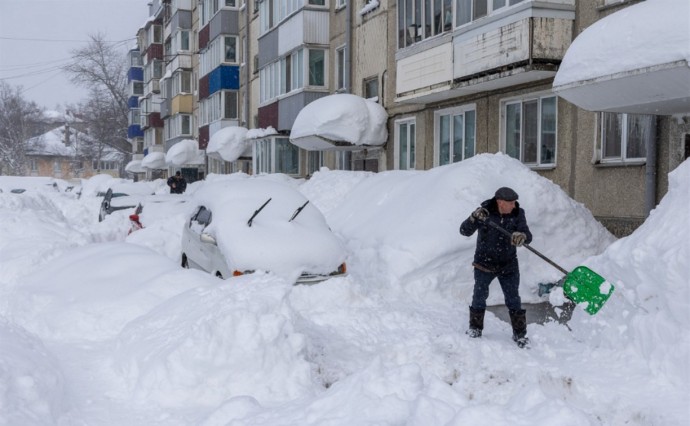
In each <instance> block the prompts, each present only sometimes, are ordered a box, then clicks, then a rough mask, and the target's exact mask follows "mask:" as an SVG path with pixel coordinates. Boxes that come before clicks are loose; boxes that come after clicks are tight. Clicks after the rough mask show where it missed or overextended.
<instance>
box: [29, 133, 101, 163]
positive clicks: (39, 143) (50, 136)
mask: <svg viewBox="0 0 690 426" xmlns="http://www.w3.org/2000/svg"><path fill="white" fill-rule="evenodd" d="M67 128H68V127H67V126H60V127H57V128H55V129H53V130H50V131H48V132H46V133H44V134H42V135H40V136H36V137H33V138H31V139H29V140H28V141H26V153H27V154H28V155H50V156H58V157H74V156H76V155H78V152H77V150H78V149H79V143H80V142H86V141H88V142H92V140H91V138H90V137H89V136H88V135H87V134H86V133H84V132H79V131H77V130H76V129H74V128H72V127H69V133H70V141H71V143H70V145H69V146H68V145H65V142H64V140H63V139H64V136H65V131H66V129H67Z"/></svg>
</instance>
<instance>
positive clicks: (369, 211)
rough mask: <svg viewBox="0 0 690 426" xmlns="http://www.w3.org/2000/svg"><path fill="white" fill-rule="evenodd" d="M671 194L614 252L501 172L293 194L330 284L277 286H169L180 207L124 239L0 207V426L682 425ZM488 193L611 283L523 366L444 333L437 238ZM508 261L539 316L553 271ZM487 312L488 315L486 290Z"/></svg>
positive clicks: (347, 184) (682, 245)
mask: <svg viewBox="0 0 690 426" xmlns="http://www.w3.org/2000/svg"><path fill="white" fill-rule="evenodd" d="M232 178H233V177H225V176H211V177H209V179H211V180H218V179H232ZM270 178H271V179H281V177H280V176H273V177H270ZM10 179H14V180H13V181H11V182H10V181H9V180H10ZM101 180H102V178H101ZM688 182H690V163H688V162H687V161H686V162H685V163H683V164H682V165H681V166H680V167H679V168H678V169H676V170H675V171H674V172H673V173H672V174H671V176H670V190H669V193H668V194H667V196H666V197H665V198H664V199H663V200H662V202H661V203H660V205H659V206H658V208H657V209H656V210H654V211H653V212H652V214H651V215H650V217H649V219H648V220H647V222H646V223H645V224H644V225H643V226H642V227H641V228H640V229H638V230H637V231H636V232H635V233H634V234H633V235H632V236H630V237H628V238H625V239H621V240H618V241H615V239H614V238H613V237H612V236H611V235H610V234H608V233H607V232H606V231H605V230H604V229H603V228H602V227H601V226H600V225H599V224H598V223H597V222H596V221H595V220H594V219H593V218H592V216H591V214H590V213H589V212H588V211H587V210H586V209H585V208H584V207H583V206H582V205H580V204H578V203H575V202H574V201H572V200H571V199H570V198H568V197H567V195H566V194H565V193H563V192H562V191H561V190H560V189H559V188H558V187H556V186H554V185H553V184H552V183H550V182H549V181H547V180H545V179H543V178H541V177H539V176H538V175H536V174H535V173H532V172H531V171H529V170H528V169H527V168H525V167H523V166H522V165H521V164H520V163H518V162H516V161H514V160H512V159H510V158H508V157H507V156H504V155H501V154H496V155H480V156H477V157H475V158H473V159H470V160H468V161H464V162H462V163H459V164H454V165H451V166H444V167H439V168H436V169H433V170H429V171H407V172H402V171H397V172H394V171H392V172H385V173H379V174H371V173H366V172H339V171H327V170H322V171H320V172H318V173H316V174H315V176H314V177H313V178H312V179H310V180H309V181H306V182H304V181H295V182H294V185H295V186H296V187H298V188H299V189H300V190H301V191H302V192H303V193H304V194H305V195H306V196H307V198H309V199H310V200H311V201H312V202H313V203H314V204H315V205H316V206H317V207H319V208H320V209H321V211H322V212H323V213H324V214H325V216H326V218H327V220H328V222H329V225H330V227H331V228H332V229H333V231H334V232H335V233H336V235H338V236H339V237H340V238H341V239H342V240H343V242H344V244H345V245H346V247H347V249H348V253H349V254H348V256H349V258H348V269H349V276H348V277H346V278H338V279H331V280H329V281H326V282H323V283H321V284H319V285H314V286H297V287H293V286H291V285H290V284H289V283H288V282H286V280H285V279H284V278H283V277H280V276H275V275H271V274H256V275H253V276H243V277H238V278H233V279H230V280H226V281H221V280H218V279H216V278H214V277H211V276H209V275H207V274H205V273H203V272H200V271H195V270H184V269H182V268H180V267H179V251H180V234H181V228H182V224H183V222H184V220H185V215H186V214H187V213H188V207H187V205H191V203H185V204H182V205H180V206H178V208H176V209H174V210H171V211H166V212H161V211H154V210H151V211H148V212H147V211H146V210H145V211H144V213H142V215H141V217H142V222H143V223H144V225H145V227H146V228H145V229H143V230H140V231H137V232H135V233H133V234H132V235H130V236H127V230H128V223H127V214H128V213H129V212H115V213H114V214H112V215H111V216H109V217H108V218H107V219H106V220H105V221H104V222H100V223H99V222H98V220H97V217H98V207H99V203H100V200H99V199H98V198H96V197H95V196H93V195H86V194H85V195H83V196H82V197H81V198H77V197H76V195H75V194H73V193H59V192H57V191H55V190H54V189H52V187H50V186H48V185H43V184H42V185H40V186H38V187H36V188H33V189H31V190H27V192H25V193H23V194H11V193H9V191H4V192H3V193H2V194H0V342H2V343H1V344H0V425H50V424H56V425H125V424H126V425H191V424H199V425H207V426H210V425H401V424H406V425H419V426H428V425H465V424H479V425H622V424H626V425H685V424H687V422H688V418H689V416H690V408H688V407H690V386H689V385H688V383H689V382H690V367H688V364H689V361H690V349H689V348H690V331H689V330H690V329H689V328H688V324H689V323H690V309H689V308H690V297H689V296H688V282H690V278H688V277H690V260H688V259H690V230H688V226H687V225H688V223H690V211H689V210H688V208H687V206H688V199H690V185H688ZM100 184H102V182H100V183H99V185H100ZM13 185H15V186H16V185H17V181H16V178H4V177H0V187H2V188H6V187H7V186H13ZM202 185H203V183H194V184H192V185H190V186H189V188H188V195H187V196H188V197H193V193H194V192H195V191H196V190H198V188H199V187H200V186H202ZM85 186H86V185H85ZM159 186H160V185H155V183H154V185H153V187H154V188H157V187H159ZM500 186H511V187H513V188H514V189H515V190H516V191H517V192H518V193H519V194H520V200H519V202H520V204H521V206H522V207H523V208H524V209H525V211H526V214H527V220H528V223H529V225H530V227H531V229H532V232H533V234H534V241H533V243H532V246H533V247H535V248H536V249H538V250H539V251H541V252H542V253H545V254H547V255H548V256H550V257H551V258H552V259H553V260H555V261H556V262H558V263H559V264H561V266H563V267H565V268H566V269H572V268H573V267H575V266H577V265H580V264H583V265H587V266H589V267H590V268H592V269H593V270H595V271H597V272H598V273H599V274H601V275H603V276H604V277H606V278H607V279H608V280H609V281H610V282H612V283H613V284H614V285H615V286H616V290H615V292H614V294H613V296H612V297H611V299H610V300H609V302H608V303H607V304H606V305H605V306H604V308H603V309H602V310H601V311H600V312H599V313H598V314H597V315H596V316H590V315H588V314H587V313H586V312H584V310H582V308H581V307H578V308H577V309H576V311H575V312H574V314H573V318H572V319H571V321H570V322H569V324H568V326H567V327H566V326H564V325H560V324H558V323H557V322H551V323H547V324H544V325H537V324H530V325H529V327H528V335H529V337H530V339H531V341H532V345H531V346H532V347H531V349H529V350H521V349H518V348H517V347H516V346H515V344H514V343H513V342H512V341H511V340H510V333H511V332H510V328H509V325H508V324H507V323H505V322H503V321H500V320H499V319H498V318H497V317H495V316H494V315H493V314H490V313H489V314H487V319H486V325H485V333H484V337H482V339H473V340H470V339H469V338H467V336H465V334H464V331H465V329H466V324H467V317H468V309H467V305H468V304H469V300H470V294H471V288H472V279H471V277H472V275H471V265H470V263H471V258H472V254H473V250H474V238H465V237H462V236H460V235H459V233H458V227H459V225H460V222H461V221H462V220H464V219H465V218H466V217H467V215H469V213H470V212H471V211H472V210H473V209H474V208H475V207H476V206H477V205H478V204H479V203H480V202H481V201H483V200H484V199H486V198H490V197H491V196H492V195H493V192H494V191H495V189H496V188H498V187H500ZM46 188H47V189H46ZM519 257H520V262H521V271H522V286H521V294H522V297H523V302H537V301H540V300H541V299H539V298H538V296H537V295H536V288H537V284H538V283H539V282H546V281H552V280H555V279H558V278H560V274H559V272H558V271H556V270H555V269H554V268H553V267H551V266H549V265H548V264H546V263H545V262H543V261H542V260H540V259H539V258H537V257H536V256H534V255H533V254H531V253H529V252H528V251H527V250H524V249H520V250H519ZM562 298H563V297H562V292H559V291H555V292H554V293H552V295H551V301H552V302H554V303H558V302H560V301H562ZM490 301H491V303H492V304H501V303H502V297H501V295H500V291H499V289H498V285H497V284H493V285H492V295H491V299H490Z"/></svg>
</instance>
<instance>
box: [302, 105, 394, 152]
mask: <svg viewBox="0 0 690 426" xmlns="http://www.w3.org/2000/svg"><path fill="white" fill-rule="evenodd" d="M387 123H388V114H387V113H386V110H385V109H384V108H383V107H382V106H381V105H379V104H378V103H376V102H374V101H370V100H367V99H364V98H362V97H360V96H356V95H350V94H335V95H329V96H325V97H323V98H319V99H317V100H315V101H313V102H311V103H310V104H308V105H306V106H305V107H304V108H302V110H301V111H300V112H299V114H298V115H297V118H296V119H295V123H294V124H293V126H292V130H291V132H290V142H291V143H293V144H294V145H297V146H298V147H300V148H302V149H305V150H307V151H348V150H360V149H365V148H367V147H372V146H377V147H378V146H381V145H383V144H385V143H386V140H387V139H388V129H387Z"/></svg>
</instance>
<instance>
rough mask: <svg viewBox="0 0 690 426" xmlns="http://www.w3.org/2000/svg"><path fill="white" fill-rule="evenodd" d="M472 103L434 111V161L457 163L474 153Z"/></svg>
mask: <svg viewBox="0 0 690 426" xmlns="http://www.w3.org/2000/svg"><path fill="white" fill-rule="evenodd" d="M475 109H476V108H475V106H474V105H469V106H464V107H460V108H453V109H449V110H443V111H438V112H436V113H434V153H435V158H434V163H435V165H438V166H442V165H444V164H450V163H457V162H458V161H462V160H466V159H468V158H470V157H472V156H474V154H475V130H476V111H475Z"/></svg>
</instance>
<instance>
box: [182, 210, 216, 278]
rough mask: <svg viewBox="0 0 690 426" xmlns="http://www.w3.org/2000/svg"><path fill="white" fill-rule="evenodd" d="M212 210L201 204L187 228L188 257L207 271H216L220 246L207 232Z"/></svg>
mask: <svg viewBox="0 0 690 426" xmlns="http://www.w3.org/2000/svg"><path fill="white" fill-rule="evenodd" d="M212 217H213V215H212V213H211V210H209V209H207V208H206V207H205V206H200V207H199V208H198V209H197V211H196V213H194V215H193V216H192V218H191V219H190V221H189V223H188V224H187V227H186V228H185V239H186V241H185V242H186V246H187V249H186V255H187V259H188V260H189V261H191V262H192V263H194V264H196V266H198V267H199V268H201V269H203V270H204V271H207V272H215V271H216V270H217V267H216V266H215V264H216V263H217V258H218V253H219V250H218V246H217V245H216V243H215V240H214V239H213V238H212V237H211V236H210V235H208V234H207V233H206V227H207V226H208V225H209V224H210V223H211V219H212Z"/></svg>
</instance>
